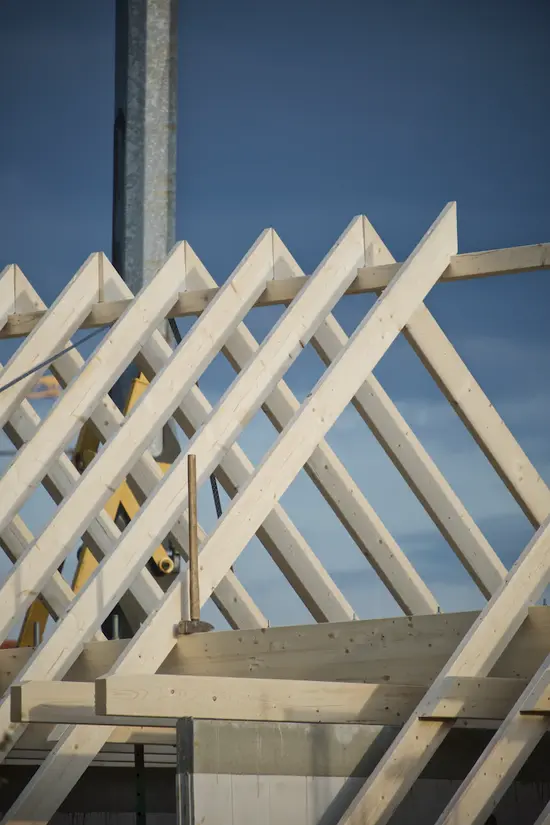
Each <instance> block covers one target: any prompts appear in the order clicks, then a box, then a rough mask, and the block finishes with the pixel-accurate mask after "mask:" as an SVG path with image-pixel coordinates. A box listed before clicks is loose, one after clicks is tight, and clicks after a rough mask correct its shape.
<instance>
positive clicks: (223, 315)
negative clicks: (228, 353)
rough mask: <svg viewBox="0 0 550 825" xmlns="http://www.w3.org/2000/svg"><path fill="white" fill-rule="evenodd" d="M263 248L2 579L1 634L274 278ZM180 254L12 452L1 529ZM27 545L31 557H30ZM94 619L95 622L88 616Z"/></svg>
mask: <svg viewBox="0 0 550 825" xmlns="http://www.w3.org/2000/svg"><path fill="white" fill-rule="evenodd" d="M271 250H272V240H271V233H269V232H267V233H264V235H263V236H262V237H261V239H260V240H259V242H258V243H257V244H256V245H255V246H254V248H253V249H252V250H251V252H250V254H249V255H248V256H247V258H245V260H244V261H243V263H242V265H241V266H240V267H238V268H237V270H236V272H235V273H234V275H233V276H232V278H230V279H229V280H228V281H227V282H226V284H225V286H224V287H223V288H222V289H221V290H220V292H219V294H218V296H217V298H216V301H214V302H213V303H212V304H211V305H210V307H209V310H208V312H207V313H205V314H204V315H203V316H202V318H201V319H200V321H199V322H198V323H197V329H196V330H195V332H196V334H195V335H193V336H190V337H189V340H188V346H184V347H182V348H181V349H180V350H179V352H178V353H176V355H175V356H174V358H173V359H172V360H171V361H170V363H169V365H167V366H166V368H165V370H164V371H163V373H162V374H161V375H159V376H158V380H157V381H156V382H154V384H152V385H151V386H150V387H149V388H148V389H147V391H146V393H145V394H144V396H143V398H142V400H141V402H140V403H139V404H138V405H136V406H135V407H134V408H133V409H132V410H131V411H130V413H129V415H128V417H127V418H126V421H125V423H124V426H122V427H121V428H120V429H119V430H118V432H117V433H116V435H115V436H114V437H113V438H112V439H111V440H110V441H109V443H108V444H107V445H106V446H105V448H104V450H103V451H102V454H101V459H100V460H99V461H97V462H95V463H92V464H91V465H90V467H89V468H88V470H87V472H86V473H85V474H84V475H83V476H81V477H80V480H79V482H78V484H77V486H76V487H75V489H74V491H73V492H72V494H71V496H69V497H67V498H65V500H64V502H63V504H62V505H61V506H60V507H59V508H58V510H57V512H56V514H55V515H54V517H53V519H52V521H51V522H50V523H49V524H48V526H47V527H46V529H45V530H44V531H43V533H42V535H41V536H40V537H39V539H38V540H37V542H36V544H35V545H34V547H33V548H31V550H30V552H29V553H28V554H27V556H26V557H25V558H23V559H22V560H21V562H20V563H19V565H18V567H17V570H14V571H12V572H11V573H10V574H8V578H7V580H6V582H5V583H4V585H3V587H2V588H1V590H0V595H1V596H2V598H1V599H0V629H2V630H3V631H4V632H6V631H7V628H8V627H9V626H10V624H11V623H12V622H13V621H14V618H16V617H17V616H18V615H20V614H21V613H22V612H23V611H24V610H25V609H26V608H27V607H28V605H29V603H30V602H31V601H32V599H33V596H34V594H36V592H37V591H39V590H40V588H41V586H42V584H43V583H44V582H45V581H46V580H47V578H48V577H49V575H51V573H52V572H53V570H54V569H55V568H57V567H58V565H59V564H60V562H61V561H62V559H63V558H64V556H65V555H66V552H67V551H68V549H69V548H70V547H71V545H72V543H73V542H74V541H75V540H77V539H78V538H79V537H80V535H81V534H82V532H84V530H85V528H86V526H87V525H88V524H89V523H90V521H91V519H92V518H93V517H94V516H95V515H96V514H97V513H98V512H99V511H100V510H101V508H102V507H103V505H104V504H105V503H106V502H107V500H108V499H109V497H110V496H111V494H112V489H116V488H117V486H118V485H119V484H120V482H121V481H122V479H123V478H124V476H125V474H126V471H127V470H128V469H129V468H130V467H131V465H132V463H133V461H134V460H135V457H138V456H140V455H141V454H142V453H143V452H144V450H145V449H146V447H147V446H148V444H149V443H150V437H151V430H152V431H153V433H154V431H155V429H156V428H158V427H159V426H162V425H163V424H164V423H165V421H166V420H168V418H169V417H170V415H171V413H172V412H173V409H174V407H175V406H177V404H178V402H179V400H180V399H181V398H182V397H184V396H185V394H186V393H187V392H188V390H189V389H190V387H191V386H192V385H193V384H194V382H195V381H196V379H197V378H198V377H199V375H200V374H201V373H202V371H203V370H204V368H205V367H206V366H207V364H208V363H209V361H211V360H212V358H213V357H214V356H215V354H216V351H217V348H218V347H220V346H221V344H222V343H223V340H224V337H226V336H227V334H228V332H229V331H230V330H231V328H233V327H234V326H236V325H237V324H238V323H239V321H240V319H241V317H242V316H243V315H244V314H245V313H246V311H247V309H248V308H249V306H250V304H251V303H252V302H253V301H254V300H255V297H256V296H257V295H258V294H259V292H260V291H261V289H262V287H263V285H264V284H265V280H266V278H268V277H269V276H270V274H271V273H272V272H273V263H272V252H271ZM178 253H179V254H178ZM187 254H188V250H187V248H186V247H185V245H184V246H180V247H179V248H176V251H175V252H173V253H172V255H171V256H170V257H169V259H168V261H167V263H166V264H165V265H164V267H163V268H162V269H161V270H160V271H159V273H157V275H156V276H155V279H154V282H151V283H150V284H147V285H146V286H145V287H144V289H143V290H142V291H141V292H140V294H139V295H138V296H137V298H136V299H135V301H134V303H133V304H132V307H131V308H130V309H129V310H128V312H127V313H126V315H125V316H124V317H123V318H122V319H121V320H120V321H119V323H118V324H117V326H116V327H115V328H114V329H113V330H112V332H111V335H110V336H109V338H108V339H107V340H106V341H104V342H103V343H102V344H101V345H100V347H99V348H98V349H97V351H96V352H95V354H94V355H93V356H92V358H91V360H90V361H89V362H88V363H87V364H86V366H85V367H84V369H83V371H82V372H81V373H80V375H79V377H78V380H77V381H74V382H73V383H71V385H70V386H69V387H68V388H67V389H66V390H65V392H64V394H63V396H62V398H61V399H60V400H59V403H58V404H57V405H56V406H55V407H54V408H53V409H52V411H51V413H50V415H49V416H48V418H47V419H46V420H45V421H44V422H43V424H42V426H41V427H40V429H39V430H38V432H37V433H36V435H35V436H34V438H33V439H32V441H31V442H29V447H28V448H27V449H26V450H22V451H21V452H20V453H19V454H18V456H17V457H16V459H15V460H14V462H13V463H12V464H11V465H10V467H9V468H8V470H7V471H6V473H5V475H4V476H3V477H2V478H1V479H0V493H2V490H5V489H6V487H7V490H8V491H9V497H8V496H7V495H6V496H5V497H4V496H3V495H2V496H0V500H1V501H2V512H1V513H0V528H1V526H2V523H3V522H5V521H6V519H7V517H8V515H9V516H12V515H13V514H12V512H11V511H12V509H13V508H14V507H15V506H16V505H20V504H21V501H22V500H24V497H25V494H28V490H25V489H24V488H23V484H24V482H25V481H26V482H27V485H29V486H30V485H32V484H33V483H34V482H35V481H36V479H37V478H40V477H41V470H42V474H43V473H44V469H45V467H47V464H48V462H49V461H51V460H52V458H53V456H54V455H55V452H57V451H58V450H59V449H60V447H62V446H63V445H64V443H65V442H66V440H67V439H68V438H70V436H71V434H73V432H74V431H75V430H76V427H77V425H78V424H79V423H82V420H83V417H84V416H86V417H87V416H88V415H89V414H90V413H91V412H92V410H93V409H94V406H95V405H96V404H97V402H98V401H99V400H100V399H101V398H102V397H103V395H104V394H105V391H106V389H108V387H109V386H110V385H111V383H112V381H113V380H114V378H115V377H116V376H117V374H118V373H119V368H120V365H121V364H124V363H125V359H128V356H130V357H132V356H133V355H134V354H135V352H136V351H137V350H138V349H139V344H140V341H141V339H142V337H147V336H148V335H150V334H151V333H152V332H153V331H154V329H155V326H153V324H155V325H157V324H158V322H159V313H160V314H162V311H163V307H164V306H165V305H166V303H167V302H168V303H169V301H170V295H171V294H174V292H175V291H177V289H178V288H179V286H180V285H181V283H182V278H183V277H184V274H185V263H186V255H187ZM164 287H166V293H165V294H163V291H164ZM132 347H134V349H133V348H132ZM54 451H55V452H54ZM36 456H40V460H38V461H37V460H36V458H35V457H36ZM31 489H32V487H31ZM61 535H63V537H64V538H63V540H62V539H61ZM163 538H164V536H163ZM35 548H36V549H38V550H39V552H38V553H37V552H34V550H35ZM145 561H146V559H144V562H143V563H145ZM136 572H137V571H136ZM125 589H126V588H125ZM120 595H122V593H121V594H120ZM96 609H97V604H96ZM107 612H108V611H107ZM103 618H105V617H103ZM96 620H99V617H97V616H96ZM0 638H1V637H0ZM0 714H1V710H0Z"/></svg>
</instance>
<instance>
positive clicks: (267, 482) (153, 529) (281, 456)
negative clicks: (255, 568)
mask: <svg viewBox="0 0 550 825" xmlns="http://www.w3.org/2000/svg"><path fill="white" fill-rule="evenodd" d="M361 230H362V226H361ZM454 252H456V208H455V205H454V204H450V205H449V206H448V207H447V208H446V209H445V210H444V212H443V213H442V214H441V215H440V217H439V218H438V219H437V221H436V222H435V224H434V225H433V226H432V227H431V228H430V230H429V231H428V233H427V234H426V236H425V237H424V238H423V240H422V241H421V243H420V244H419V245H418V246H417V248H416V249H415V250H414V252H413V254H412V255H411V256H410V258H409V259H408V260H407V261H406V262H405V264H404V265H403V267H402V269H401V270H400V272H399V273H398V275H397V276H396V277H395V279H394V280H393V281H392V283H391V284H390V286H389V287H388V288H387V290H386V291H385V293H384V296H383V297H382V298H381V299H380V300H379V301H378V302H377V303H376V305H375V306H374V307H373V309H372V310H371V311H370V312H369V313H368V315H367V317H366V318H365V320H364V321H363V323H362V324H361V325H360V326H359V328H358V329H357V331H356V333H355V334H354V336H353V337H352V338H351V339H350V343H349V344H348V346H347V348H346V349H345V350H344V352H343V353H342V354H341V355H340V357H339V358H338V359H337V360H336V361H335V362H334V363H333V365H332V366H331V367H330V368H329V369H328V370H327V372H326V373H325V375H324V376H323V378H322V379H321V380H320V381H319V382H318V384H317V386H316V388H315V389H314V391H313V392H312V393H311V395H310V396H309V397H308V399H307V400H306V402H305V403H304V405H303V406H302V408H301V410H300V412H299V413H298V414H297V415H296V416H295V418H294V420H293V422H292V425H291V426H289V427H287V429H286V430H285V431H284V432H283V433H282V434H281V435H280V436H279V438H278V439H277V441H276V442H275V445H274V446H273V448H272V449H271V450H270V451H269V453H268V454H267V456H266V458H265V459H264V460H263V462H262V463H261V464H260V466H259V467H258V469H257V470H256V472H255V474H254V475H253V476H252V478H251V480H250V481H249V483H248V484H247V485H246V486H245V487H244V488H243V489H242V490H241V491H240V493H239V495H238V496H237V497H236V498H235V499H234V501H233V502H232V504H231V506H230V508H229V510H227V511H226V514H225V516H224V517H223V519H222V521H221V522H220V524H219V525H218V528H217V529H216V530H215V531H214V533H213V534H212V536H211V537H210V538H209V539H208V540H207V542H206V543H205V545H204V546H203V549H202V553H201V568H202V570H201V588H202V593H203V594H206V595H203V596H202V597H201V598H207V595H208V593H210V592H211V591H212V589H213V587H215V586H216V584H217V582H218V581H219V580H220V579H221V578H222V577H223V575H224V574H225V571H226V570H227V569H229V568H230V566H231V565H232V564H233V562H234V561H235V559H236V558H237V557H238V555H239V553H240V552H241V550H242V549H243V547H244V546H245V545H246V543H247V541H248V540H249V539H250V537H251V536H252V535H254V533H255V531H256V530H257V528H258V527H259V526H260V524H261V523H262V522H263V520H264V519H265V516H266V515H267V513H269V511H270V509H271V507H272V503H271V502H272V501H273V500H277V499H278V498H279V497H280V496H281V495H282V493H283V492H284V490H285V489H286V488H287V487H288V485H289V484H290V483H291V481H292V479H293V478H294V476H295V475H296V473H297V472H298V471H299V469H300V468H301V467H302V466H303V464H304V463H305V461H306V460H307V458H308V457H309V455H311V453H312V452H313V450H314V449H315V447H316V445H317V444H318V442H319V441H320V439H321V438H323V437H324V435H325V434H326V432H327V431H328V429H329V428H330V426H331V425H332V424H333V423H334V421H335V420H336V418H337V417H338V415H339V414H340V413H341V411H342V410H343V409H344V407H345V406H346V404H347V403H349V401H350V400H351V398H352V397H353V395H354V394H355V393H356V391H357V389H358V388H359V386H360V385H361V383H362V382H363V381H364V379H365V377H366V376H367V375H368V374H369V372H370V371H371V370H372V369H373V368H374V366H375V365H376V363H377V362H378V360H379V359H380V358H381V357H382V355H383V354H384V352H385V351H386V350H387V348H388V347H389V346H390V344H391V343H392V341H393V340H395V338H396V337H397V335H398V334H399V330H400V329H401V328H402V326H403V325H404V324H405V323H406V321H407V319H408V317H409V315H410V313H412V312H413V311H414V309H415V307H416V306H417V304H418V302H419V301H422V300H423V299H424V297H425V296H426V294H427V293H428V291H429V290H430V288H431V286H432V285H433V283H434V282H435V281H436V280H437V278H438V277H439V276H440V275H441V272H442V271H443V270H444V268H445V267H446V266H447V264H448V262H449V260H450V256H451V255H452V254H454ZM305 292H306V291H305V290H304V292H302V295H304V294H305ZM325 306H326V305H325ZM329 310H330V306H328V307H326V308H323V314H321V312H319V315H320V317H321V318H322V317H325V316H326V314H328V311H329ZM287 313H288V310H287ZM286 317H288V316H286ZM319 320H320V318H318V320H317V324H318V323H319ZM281 329H284V326H283V324H282V323H279V325H278V326H277V327H276V328H275V330H274V331H273V332H272V333H271V335H270V336H269V337H268V339H266V342H264V346H263V347H262V349H261V350H260V352H259V354H258V356H257V357H256V358H255V359H254V361H252V363H251V364H250V365H249V367H248V369H247V370H245V371H244V372H243V373H241V376H240V377H239V378H238V379H237V381H236V382H235V384H234V385H233V390H234V388H235V387H236V386H238V384H239V383H242V382H243V379H245V380H246V379H248V380H249V379H250V377H253V378H254V380H255V381H261V380H262V378H263V379H264V380H265V376H262V374H260V375H259V376H258V378H256V374H257V371H258V364H259V365H260V366H261V367H262V370H263V371H264V372H265V369H263V362H262V361H261V356H262V355H263V354H264V353H265V352H266V344H267V342H270V343H272V342H273V341H274V340H277V338H276V336H277V334H280V332H281ZM285 333H286V331H285ZM285 340H286V339H285ZM283 345H284V341H283V342H281V343H280V346H283ZM359 354H360V356H361V357H357V356H358V355H359ZM269 363H271V362H269ZM279 377H280V376H278V375H277V376H276V379H275V382H274V383H276V381H278V379H279ZM249 392H250V390H249ZM230 398H231V391H230V392H229V393H228V394H227V395H226V396H225V399H224V401H225V403H224V404H222V405H221V410H222V411H223V408H224V406H229V399H230ZM231 400H232V399H231ZM262 400H263V399H262ZM231 406H232V408H233V409H234V408H235V407H234V406H233V405H231ZM213 421H214V417H213V418H212V419H211V421H210V425H209V427H206V428H205V429H204V430H203V431H202V434H203V436H204V433H207V434H210V433H209V431H211V430H212V429H213V427H212V423H213ZM200 436H201V434H199V435H198V436H197V438H196V439H195V440H194V443H193V442H191V444H190V445H189V452H194V453H195V454H196V455H197V459H198V465H199V468H200V462H201V451H200V450H199V449H198V446H199V439H200ZM185 458H186V456H185V455H182V456H180V458H179V459H178V462H177V463H176V464H175V465H174V466H173V468H172V471H171V472H170V474H168V475H167V476H165V478H164V479H163V481H162V483H161V484H160V486H159V488H158V489H157V492H156V494H155V496H154V497H153V498H151V499H150V501H149V503H148V505H147V507H146V508H145V509H144V510H142V513H141V516H140V518H139V519H136V520H134V521H133V522H132V523H131V524H130V526H129V527H128V528H127V529H126V531H125V533H124V536H123V537H122V539H121V542H120V544H119V546H118V548H117V553H116V554H115V555H113V556H112V557H111V558H110V559H108V560H107V562H106V563H105V565H102V567H103V572H105V571H108V568H109V563H110V562H111V563H112V562H113V560H114V559H115V558H116V559H117V562H119V563H121V564H123V563H124V562H125V559H124V557H123V554H122V553H121V548H122V546H123V545H124V543H125V541H126V542H130V543H131V545H132V547H133V548H134V549H135V547H136V546H140V547H141V545H142V541H141V539H144V540H145V544H144V545H143V550H144V552H149V542H150V541H157V535H156V534H157V533H158V532H159V530H162V529H164V528H163V524H166V523H169V522H170V519H171V512H172V511H174V512H177V510H178V508H179V507H180V506H181V503H182V498H183V499H184V498H185V496H182V487H183V486H184V484H185V464H184V461H185ZM208 470H210V468H208ZM199 478H200V469H199ZM138 536H139V537H140V540H139V541H136V539H137V538H138ZM155 546H156V545H155ZM111 568H112V569H113V570H114V568H113V566H112V564H111ZM109 572H110V571H109ZM115 578H116V576H115ZM98 579H99V576H97V577H96V579H95V580H92V581H91V582H90V585H92V584H93V583H94V581H95V582H96V583H97V581H98ZM111 583H112V577H111V576H109V577H106V580H105V582H102V585H103V587H109V586H111ZM90 585H89V586H88V588H87V589H86V591H83V595H84V594H85V593H93V595H94V597H95V593H94V591H93V587H91V586H90ZM186 591H187V587H186V577H185V576H184V575H182V576H180V577H178V579H177V580H176V582H175V583H174V585H173V586H172V587H171V588H170V590H169V591H168V593H167V594H166V596H165V598H164V600H163V603H162V605H161V606H160V607H159V609H158V611H157V612H156V613H155V615H154V616H151V617H150V618H149V619H148V621H147V622H146V623H145V624H144V625H143V626H142V628H141V630H140V632H139V633H138V634H137V636H136V637H134V639H133V640H132V641H131V642H130V644H129V645H128V647H127V648H126V649H125V652H124V654H123V655H122V657H121V659H120V660H119V661H118V662H117V665H116V666H115V670H116V672H117V673H119V672H120V673H121V674H122V673H124V672H126V673H128V672H135V673H139V672H147V671H149V672H155V671H156V670H157V668H158V667H159V666H160V664H161V663H162V661H163V660H164V659H165V658H166V656H167V654H168V653H169V652H170V650H171V649H172V647H173V646H174V643H175V641H174V637H173V627H174V624H175V623H177V621H178V620H179V617H180V616H181V605H182V603H183V602H184V598H185V596H184V592H186ZM81 600H82V596H81V597H80V599H79V600H77V601H76V602H75V607H76V606H77V605H78V602H79V601H81ZM58 634H59V628H58V630H57V632H56V634H54V637H55V636H56V635H58ZM54 637H52V638H54ZM428 724H429V723H428ZM111 732H112V729H111V728H109V727H107V728H105V729H100V728H98V727H88V728H86V727H81V726H76V727H74V728H70V729H68V731H67V733H66V734H65V735H64V737H62V739H60V741H59V743H58V745H57V747H56V750H55V752H53V751H52V755H51V756H52V758H51V759H50V760H49V761H48V760H46V762H45V763H44V765H42V767H41V769H40V770H39V771H38V772H37V773H36V774H35V775H34V776H33V779H32V780H31V783H30V784H29V785H28V786H27V788H26V789H25V792H24V794H22V795H21V797H20V799H19V800H18V802H16V803H15V805H14V806H12V809H11V810H10V812H9V813H8V814H7V816H6V818H5V822H6V825H7V823H8V822H13V821H14V817H15V816H18V817H19V818H24V816H25V815H30V813H31V812H32V813H33V814H34V812H35V811H36V810H39V811H41V812H44V813H46V815H47V816H51V814H52V813H53V812H54V811H55V810H56V807H57V806H58V801H59V799H60V798H63V796H64V795H65V794H66V793H67V792H68V791H69V790H70V788H71V787H72V786H73V784H74V782H76V781H77V779H78V778H79V776H80V775H81V774H82V772H83V771H84V770H85V768H86V766H87V764H89V763H90V762H91V761H92V759H93V757H94V755H95V753H97V751H99V749H100V748H101V747H102V746H103V745H104V743H105V741H106V737H108V736H109V735H110V734H111ZM56 757H59V761H58V764H57V765H56ZM67 762H69V763H70V765H71V773H70V775H67V774H66V773H65V771H64V766H65V764H66V763H67ZM53 787H55V789H56V790H55V792H54V791H52V790H50V789H51V788H53Z"/></svg>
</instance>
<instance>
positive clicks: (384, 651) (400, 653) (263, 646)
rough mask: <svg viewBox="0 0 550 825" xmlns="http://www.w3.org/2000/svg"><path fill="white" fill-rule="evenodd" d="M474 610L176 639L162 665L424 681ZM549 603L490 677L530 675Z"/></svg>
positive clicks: (117, 647) (16, 660) (104, 665)
mask: <svg viewBox="0 0 550 825" xmlns="http://www.w3.org/2000/svg"><path fill="white" fill-rule="evenodd" d="M478 615H479V614H478V613H477V612H468V613H440V614H435V615H429V616H411V617H410V618H408V617H407V618H405V617H403V616H400V617H396V618H393V619H367V620H361V621H353V622H332V623H323V624H319V625H315V624H310V625H296V626H295V627H271V628H267V629H262V630H257V631H254V630H245V631H233V630H228V631H215V632H213V633H208V634H195V635H192V636H182V637H179V638H178V639H177V642H176V645H175V647H174V649H173V651H172V652H171V654H170V655H169V656H168V658H167V659H166V660H165V661H164V662H163V663H162V664H161V666H160V668H159V672H160V673H163V674H172V675H184V674H187V675H192V676H233V677H254V678H256V677H257V678H264V679H265V678H270V679H299V680H307V679H312V680H315V681H344V682H355V681H358V682H381V683H389V684H413V685H428V684H431V683H432V682H433V680H434V679H435V678H436V677H437V675H438V673H439V671H440V670H441V669H442V668H443V666H444V665H445V664H446V662H447V661H448V659H449V658H450V656H451V655H452V654H453V653H454V651H455V650H456V648H457V646H458V644H459V643H460V641H461V640H462V639H463V638H464V636H465V635H466V633H467V632H468V630H469V629H470V628H471V627H472V625H473V623H474V621H475V620H476V618H477V616H478ZM549 639H550V607H540V606H539V607H531V608H530V609H529V612H528V615H527V617H526V619H525V621H524V622H523V623H522V625H521V627H520V628H519V630H518V632H517V633H516V634H515V636H514V638H513V639H512V641H511V642H510V644H509V645H508V647H507V648H506V650H505V651H504V653H503V654H502V656H501V657H500V659H499V660H498V661H497V662H496V664H495V665H494V667H493V668H492V670H491V671H490V674H489V675H490V676H492V677H503V678H511V677H515V678H520V679H528V680H530V679H531V678H532V676H533V674H534V673H535V672H536V671H537V670H538V668H539V667H540V665H541V663H542V662H543V661H544V660H545V658H546V657H547V656H548V654H549V653H550V642H549ZM127 644H128V641H127V640H118V641H114V640H113V641H105V642H101V643H99V642H90V643H88V644H86V645H84V648H83V650H82V653H81V654H80V656H79V657H78V659H77V660H76V662H75V663H74V665H72V667H71V668H70V670H69V671H68V672H67V676H66V678H67V680H68V681H72V682H81V681H82V682H92V681H94V680H95V679H97V678H98V677H100V676H102V675H103V674H104V673H107V672H108V671H109V670H110V669H111V668H112V666H113V665H114V663H115V662H116V660H117V659H118V658H119V657H120V656H121V655H122V653H123V651H124V649H125V647H126V646H127ZM30 655H31V651H30V650H29V649H27V648H19V649H14V650H0V694H2V693H3V692H4V691H5V690H7V689H8V688H9V686H10V684H11V683H12V681H14V680H15V677H16V675H17V673H18V671H20V670H21V668H22V667H23V665H24V664H25V663H26V662H28V660H29V658H30Z"/></svg>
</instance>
